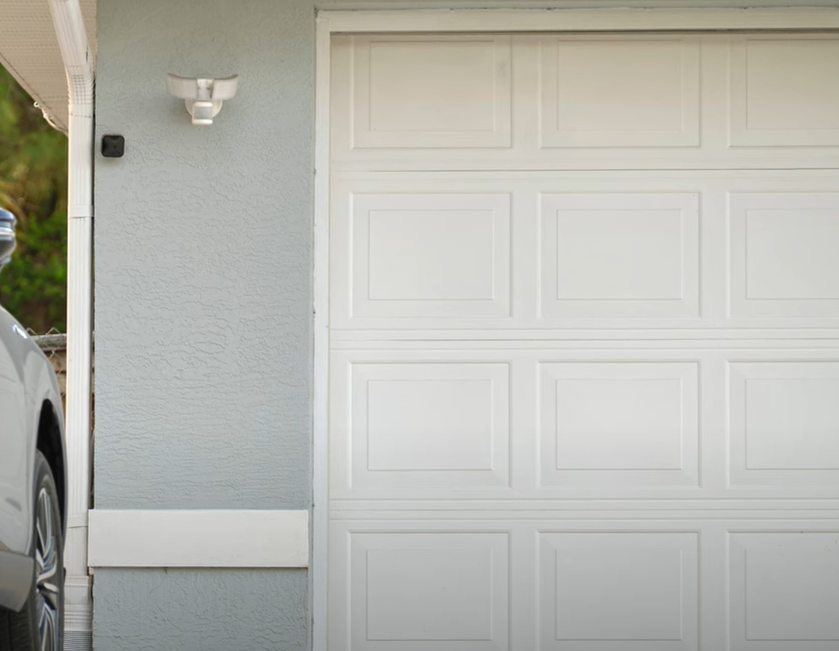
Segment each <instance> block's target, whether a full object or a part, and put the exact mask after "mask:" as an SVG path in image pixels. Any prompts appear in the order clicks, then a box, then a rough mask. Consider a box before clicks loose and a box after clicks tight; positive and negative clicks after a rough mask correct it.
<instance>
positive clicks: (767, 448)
mask: <svg viewBox="0 0 839 651" xmlns="http://www.w3.org/2000/svg"><path fill="white" fill-rule="evenodd" d="M728 386H729V398H728V404H729V414H728V426H729V443H730V446H731V450H730V458H731V469H730V472H731V481H732V483H733V484H735V485H738V484H745V485H749V484H763V485H769V486H777V487H779V488H784V487H790V486H800V485H804V486H821V487H823V488H834V487H835V486H836V484H837V482H839V436H837V432H839V361H828V360H825V361H810V362H807V361H755V362H745V361H743V362H741V361H735V362H730V363H729V382H728Z"/></svg>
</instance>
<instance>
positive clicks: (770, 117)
mask: <svg viewBox="0 0 839 651" xmlns="http://www.w3.org/2000/svg"><path fill="white" fill-rule="evenodd" d="M837 106H839V39H838V38H836V36H833V35H831V36H815V37H808V38H800V37H799V38H796V37H789V36H775V37H772V36H769V37H740V38H737V39H735V40H734V41H733V42H732V45H731V144H732V145H733V146H735V147H737V146H743V147H755V146H787V147H804V146H816V147H826V146H836V145H839V111H837V109H836V107H837Z"/></svg>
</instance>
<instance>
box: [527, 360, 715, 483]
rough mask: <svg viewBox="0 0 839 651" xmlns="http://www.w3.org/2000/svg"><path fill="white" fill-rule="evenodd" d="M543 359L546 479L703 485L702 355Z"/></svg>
mask: <svg viewBox="0 0 839 651" xmlns="http://www.w3.org/2000/svg"><path fill="white" fill-rule="evenodd" d="M539 366H540V388H539V391H540V396H541V400H540V404H539V413H540V429H539V439H540V456H541V463H540V471H541V474H540V477H541V486H543V487H545V486H563V487H568V488H571V487H589V488H605V487H616V486H626V487H628V486H634V487H659V488H667V487H673V486H697V485H698V483H699V404H700V400H699V386H698V379H699V363H698V362H666V361H655V362H637V361H635V362H624V361H620V362H594V361H592V362H588V363H578V362H565V363H557V362H554V363H541V364H540V365H539Z"/></svg>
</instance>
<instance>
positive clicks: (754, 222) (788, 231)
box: [729, 192, 839, 318]
mask: <svg viewBox="0 0 839 651" xmlns="http://www.w3.org/2000/svg"><path fill="white" fill-rule="evenodd" d="M729 240H730V241H729V252H730V253H729V255H730V260H729V267H730V278H729V285H730V286H729V303H730V305H729V309H730V313H731V316H732V317H735V318H736V317H783V318H796V317H797V318H806V317H812V318H827V317H833V318H837V317H839V256H837V255H836V251H837V250H839V193H832V192H798V193H792V192H790V193H779V192H766V193H736V194H731V195H729Z"/></svg>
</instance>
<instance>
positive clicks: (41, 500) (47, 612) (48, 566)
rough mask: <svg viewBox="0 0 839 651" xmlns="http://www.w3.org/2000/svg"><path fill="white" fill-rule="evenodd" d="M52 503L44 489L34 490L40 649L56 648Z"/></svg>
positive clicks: (56, 589)
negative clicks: (37, 491) (36, 504)
mask: <svg viewBox="0 0 839 651" xmlns="http://www.w3.org/2000/svg"><path fill="white" fill-rule="evenodd" d="M54 508H55V505H54V504H53V503H52V497H51V496H50V494H49V492H48V491H47V489H46V488H42V489H41V491H40V492H39V493H38V513H37V519H36V521H35V528H36V541H35V570H36V572H37V578H36V580H35V588H36V590H37V600H38V639H39V644H40V646H39V649H40V651H61V649H59V646H58V645H59V617H60V611H59V609H60V594H59V587H58V581H57V577H56V574H57V571H58V540H57V539H56V531H55V526H54V520H53V510H54Z"/></svg>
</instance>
